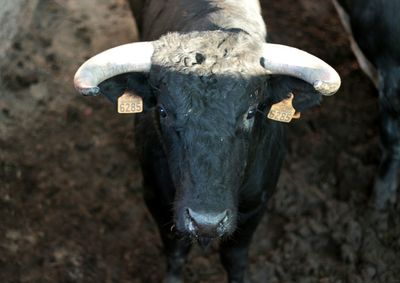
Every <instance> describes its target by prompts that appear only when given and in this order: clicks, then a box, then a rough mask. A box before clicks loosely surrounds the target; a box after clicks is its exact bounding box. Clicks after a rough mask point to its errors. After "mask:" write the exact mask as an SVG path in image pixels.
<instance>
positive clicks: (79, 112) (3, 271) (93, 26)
mask: <svg viewBox="0 0 400 283" xmlns="http://www.w3.org/2000/svg"><path fill="white" fill-rule="evenodd" d="M263 6H264V16H265V19H266V21H267V23H268V29H269V34H270V40H271V41H273V42H278V43H284V44H289V45H292V46H296V47H299V48H302V49H305V50H307V51H310V52H312V53H314V54H316V55H318V56H320V57H321V58H323V59H324V60H326V61H327V62H329V63H330V64H332V65H333V66H334V67H335V68H336V69H337V70H338V72H339V73H340V75H341V77H342V81H343V85H342V88H341V90H340V91H339V92H338V94H337V95H336V96H334V97H331V98H326V99H325V100H324V101H323V103H322V105H321V107H318V108H315V109H313V110H312V111H309V112H307V113H303V115H302V119H300V120H298V121H295V122H293V123H291V124H290V125H289V128H290V143H289V154H288V156H287V158H286V163H285V165H284V170H283V172H282V176H281V179H280V182H279V186H278V190H277V193H276V195H275V196H274V197H273V199H271V201H270V206H269V211H268V213H267V214H266V215H265V217H264V218H263V221H262V223H261V225H260V227H259V229H258V230H257V232H256V234H255V236H254V241H253V244H252V246H251V251H250V268H249V275H250V276H249V277H250V279H251V282H257V283H264V282H269V283H278V282H282V283H283V282H284V283H291V282H296V283H313V282H317V283H339V282H340V283H345V282H349V283H369V282H374V283H375V282H385V283H394V282H400V207H399V205H397V206H396V207H395V208H392V209H391V210H390V211H386V212H377V211H374V210H373V209H371V208H370V207H369V205H368V201H369V197H370V191H371V185H372V183H373V179H374V173H375V172H376V169H377V164H378V161H379V155H380V150H379V138H378V121H379V114H378V105H377V99H376V95H375V93H376V91H375V89H374V87H373V85H372V84H371V83H370V81H369V80H368V79H367V77H366V76H365V75H364V74H363V73H362V72H361V71H360V69H359V67H358V65H357V62H356V60H355V58H354V56H353V55H352V53H351V51H350V49H349V44H348V41H347V38H346V36H345V34H344V31H343V28H342V27H341V25H340V23H339V20H338V18H337V16H336V13H335V11H334V9H333V7H332V5H331V4H330V2H329V1H326V0H325V1H312V0H298V1H292V0H281V1H270V0H269V1H267V0H265V1H263ZM267 7H268V8H267ZM134 30H135V29H134V23H133V20H132V17H131V15H130V13H129V11H128V9H127V5H126V4H125V2H124V1H123V0H113V1H107V0H85V1H77V0H65V1H52V0H41V1H40V5H39V9H38V10H37V11H36V13H35V15H34V21H33V23H32V25H31V28H30V30H29V31H27V32H23V33H21V34H20V35H19V40H18V41H17V42H16V43H15V44H14V46H13V50H12V52H10V54H9V55H8V57H7V58H8V59H7V60H8V62H7V65H6V66H7V67H6V68H4V69H3V70H0V74H1V80H2V85H0V93H1V96H0V282H2V283H11V282H44V283H46V282H52V283H53V282H96V283H101V282H106V283H109V282H119V283H123V282H130V283H132V282H133V283H140V282H146V283H147V282H150V283H156V282H157V283H158V282H161V281H162V277H163V274H164V270H165V267H164V259H163V255H162V250H161V244H160V239H159V236H158V233H157V230H156V225H155V224H154V223H153V220H152V219H151V217H150V215H149V213H148V211H147V210H146V208H145V206H144V204H143V201H142V198H141V190H142V188H141V175H140V171H139V168H138V164H137V161H136V160H135V153H134V145H133V144H132V131H131V129H132V117H131V116H129V115H127V116H124V115H117V114H116V112H115V109H113V107H111V105H110V104H109V103H108V102H107V101H106V100H105V99H103V98H97V99H89V98H84V97H81V96H79V95H78V94H77V93H76V92H75V91H74V89H73V87H72V76H73V74H74V72H75V70H76V68H77V67H78V66H79V65H80V64H81V63H82V62H83V61H84V59H86V58H88V57H89V56H91V55H94V54H95V53H97V52H99V51H101V50H104V49H106V48H109V47H111V46H115V45H118V44H122V43H126V42H130V41H132V40H134V39H135V38H136V36H135V32H134ZM185 279H186V281H185V282H224V280H225V274H224V271H223V268H222V267H221V265H220V263H219V260H218V254H217V252H216V249H212V250H211V251H210V252H209V253H207V254H204V253H203V252H202V251H201V250H199V249H198V248H195V249H194V250H193V251H192V252H191V254H190V257H189V263H188V264H187V266H186V268H185Z"/></svg>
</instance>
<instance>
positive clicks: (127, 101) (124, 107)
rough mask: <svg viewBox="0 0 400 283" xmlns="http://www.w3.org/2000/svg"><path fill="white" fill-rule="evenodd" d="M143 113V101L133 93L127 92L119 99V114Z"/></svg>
mask: <svg viewBox="0 0 400 283" xmlns="http://www.w3.org/2000/svg"><path fill="white" fill-rule="evenodd" d="M141 112H143V99H142V98H141V97H140V96H138V95H135V94H133V93H131V92H125V93H124V94H123V95H121V96H120V97H118V113H120V114H131V113H141Z"/></svg>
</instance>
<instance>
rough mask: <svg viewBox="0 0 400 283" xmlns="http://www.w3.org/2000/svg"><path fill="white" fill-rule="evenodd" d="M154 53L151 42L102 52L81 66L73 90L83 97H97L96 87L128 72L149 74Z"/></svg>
mask: <svg viewBox="0 0 400 283" xmlns="http://www.w3.org/2000/svg"><path fill="white" fill-rule="evenodd" d="M153 52H154V47H153V44H152V42H134V43H129V44H124V45H120V46H117V47H114V48H111V49H108V50H106V51H103V52H101V53H99V54H97V55H95V56H93V57H92V58H90V59H89V60H87V61H86V62H85V63H83V64H82V66H81V67H80V68H79V69H78V71H77V72H76V73H75V77H74V85H75V88H76V89H77V90H78V91H79V92H80V93H81V94H83V95H97V94H98V93H99V92H100V89H99V87H98V85H99V84H100V83H101V82H103V81H105V80H106V79H109V78H111V77H113V76H116V75H119V74H123V73H128V72H149V71H150V67H151V57H152V55H153Z"/></svg>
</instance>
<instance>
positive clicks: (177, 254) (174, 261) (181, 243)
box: [145, 195, 191, 283]
mask: <svg viewBox="0 0 400 283" xmlns="http://www.w3.org/2000/svg"><path fill="white" fill-rule="evenodd" d="M145 201H146V205H147V207H148V209H149V210H150V213H151V214H152V216H153V218H154V220H155V221H156V222H157V225H158V230H159V232H160V235H161V240H162V242H163V246H164V253H165V256H166V259H167V274H166V276H165V279H164V283H182V282H183V280H182V270H183V267H184V264H185V262H186V257H187V255H188V253H189V251H190V247H191V242H190V241H189V240H188V239H179V238H178V237H177V236H176V234H175V233H174V231H173V226H172V219H173V218H172V217H173V215H172V213H171V207H169V206H166V205H165V202H161V201H160V200H159V198H157V197H154V196H149V195H145Z"/></svg>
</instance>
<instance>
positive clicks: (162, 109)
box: [158, 106, 168, 118]
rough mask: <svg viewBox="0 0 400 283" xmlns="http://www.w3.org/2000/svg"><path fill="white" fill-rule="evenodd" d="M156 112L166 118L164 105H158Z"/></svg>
mask: <svg viewBox="0 0 400 283" xmlns="http://www.w3.org/2000/svg"><path fill="white" fill-rule="evenodd" d="M158 113H159V114H160V117H161V118H166V117H167V116H168V113H167V110H165V108H164V107H162V106H158Z"/></svg>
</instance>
